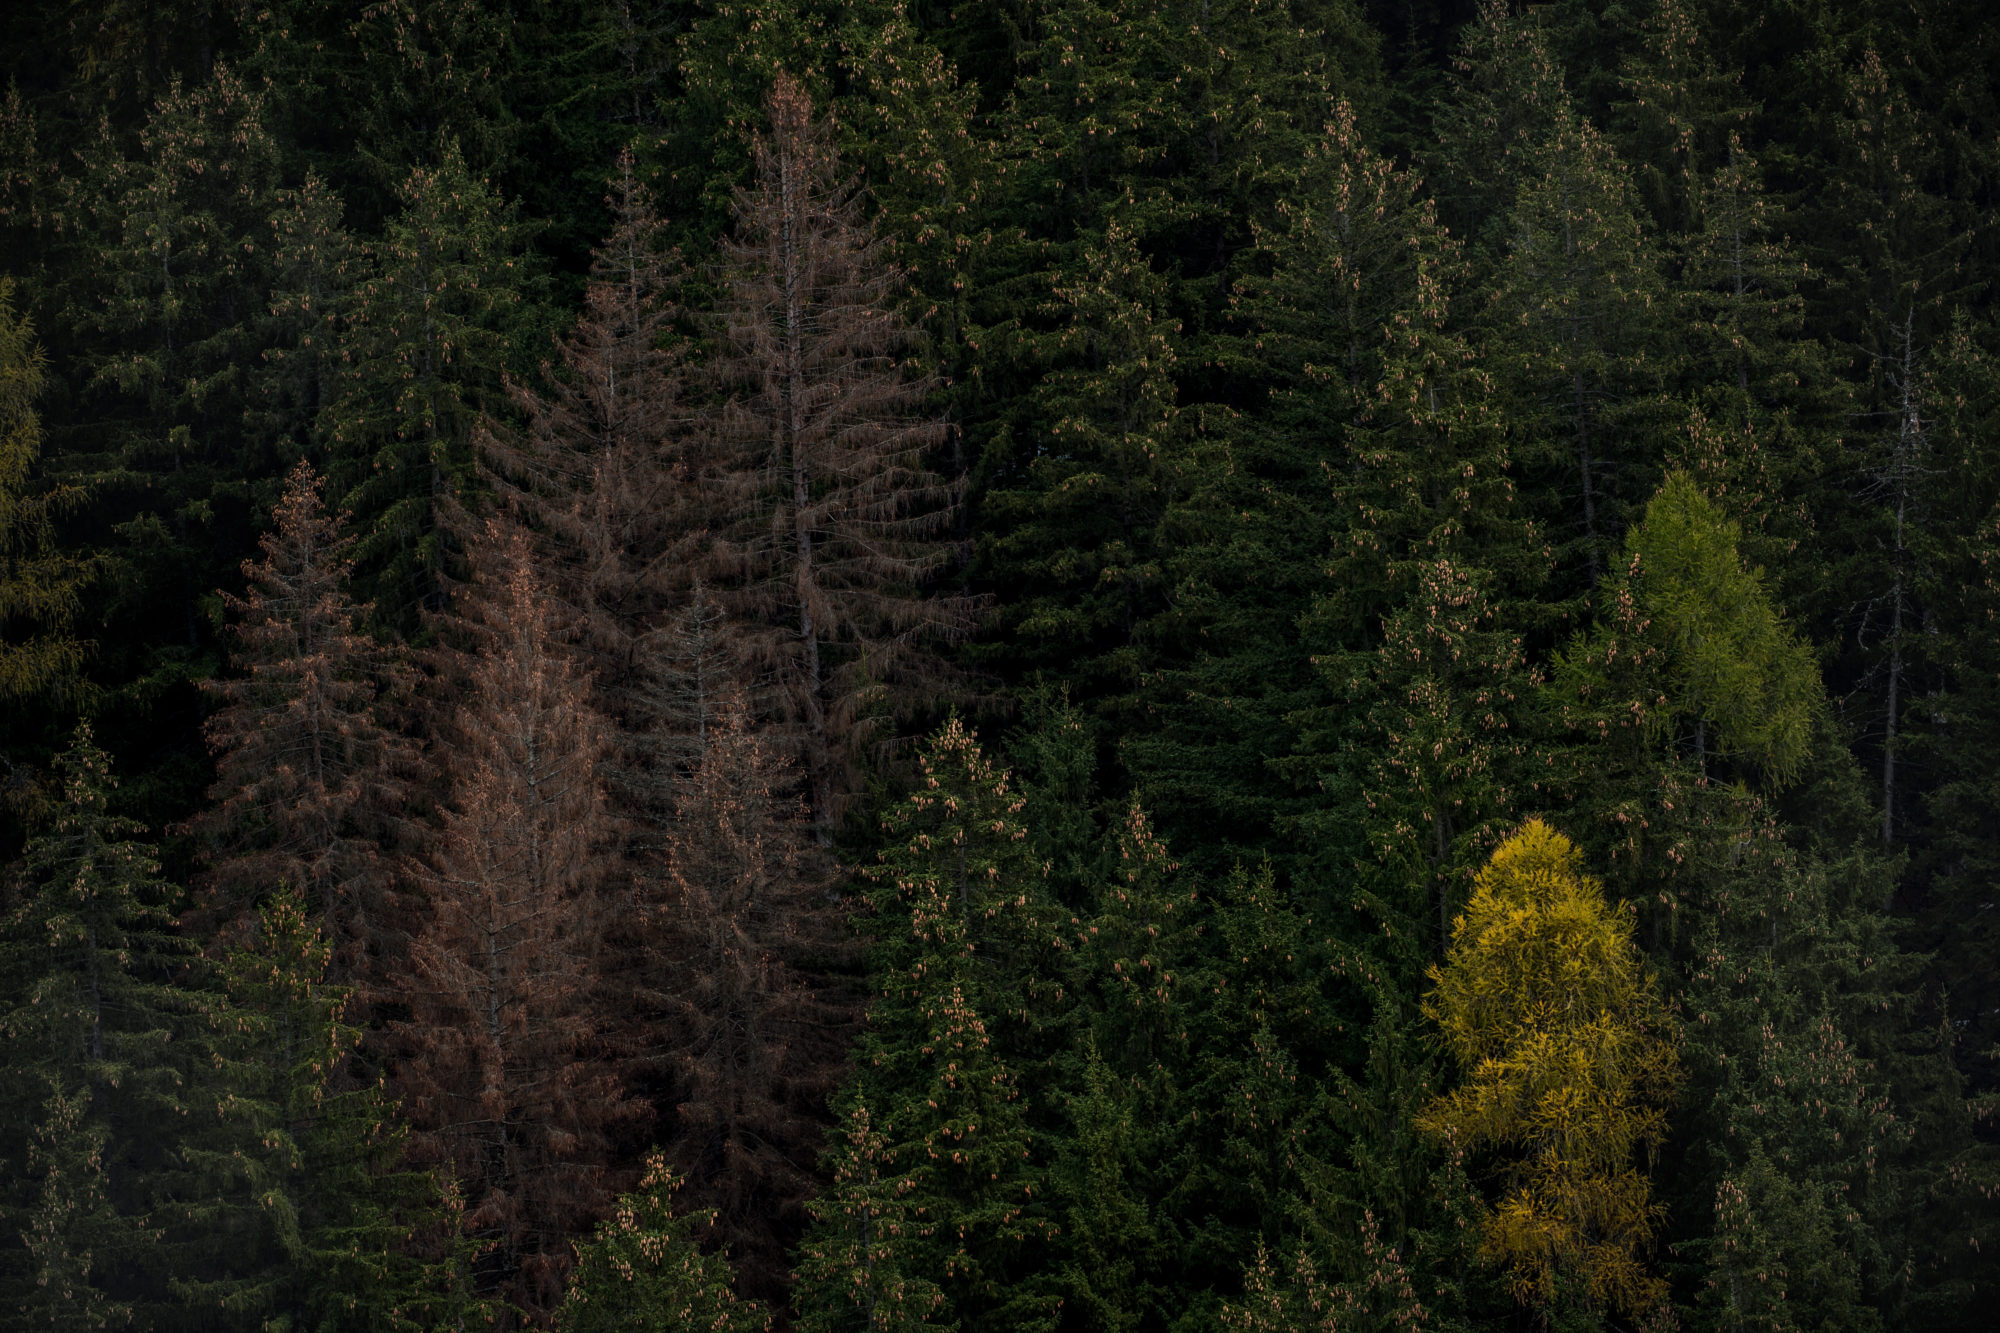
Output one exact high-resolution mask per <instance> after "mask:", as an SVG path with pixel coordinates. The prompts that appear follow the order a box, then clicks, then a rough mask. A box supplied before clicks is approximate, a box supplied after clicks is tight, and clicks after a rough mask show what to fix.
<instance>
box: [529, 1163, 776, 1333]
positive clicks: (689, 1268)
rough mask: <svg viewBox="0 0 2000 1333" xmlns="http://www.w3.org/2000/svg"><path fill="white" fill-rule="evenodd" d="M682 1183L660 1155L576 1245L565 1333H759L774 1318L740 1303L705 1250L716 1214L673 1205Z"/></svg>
mask: <svg viewBox="0 0 2000 1333" xmlns="http://www.w3.org/2000/svg"><path fill="white" fill-rule="evenodd" d="M679 1184H680V1181H679V1179H678V1178H677V1177H676V1176H675V1175H674V1173H673V1170H672V1168H670V1167H669V1166H668V1165H667V1163H666V1159H665V1158H664V1157H663V1156H661V1155H660V1154H658V1153H654V1154H653V1155H651V1156H650V1157H648V1158H647V1159H646V1173H645V1175H644V1176H643V1177H642V1178H641V1179H640V1181H639V1184H638V1188H636V1189H634V1190H633V1191H631V1192H630V1193H628V1194H624V1195H621V1196H620V1197H619V1200H618V1205H617V1208H616V1209H615V1210H614V1212H613V1215H612V1216H611V1217H610V1218H608V1219H606V1220H605V1221H603V1222H601V1223H599V1224H598V1227H597V1231H596V1233H595V1234H594V1235H593V1236H592V1237H591V1238H590V1239H589V1240H587V1241H583V1242H580V1243H579V1244H578V1245H577V1247H576V1271H575V1272H574V1273H572V1274H571V1275H570V1282H569V1291H568V1293H567V1294H566V1295H565V1296H564V1298H563V1303H562V1305H560V1306H559V1307H557V1310H556V1318H555V1327H556V1328H557V1329H558V1330H560V1331H561V1333H626V1331H627V1330H636V1329H641V1328H644V1329H654V1330H659V1333H739V1331H740V1333H758V1330H762V1329H767V1328H769V1327H770V1326H771V1316H770V1315H768V1314H763V1313H760V1312H759V1310H758V1307H757V1306H756V1304H754V1303H752V1302H747V1301H743V1300H740V1299H739V1298H738V1297H737V1296H736V1293H735V1292H734V1291H733V1290H732V1289H731V1287H730V1280H729V1279H730V1274H729V1267H728V1265H727V1264H726V1263H725V1262H724V1261H723V1259H722V1257H721V1256H720V1255H717V1254H705V1253H703V1252H702V1250H701V1248H700V1244H699V1242H700V1240H701V1239H702V1236H701V1234H700V1233H701V1230H702V1229H703V1228H704V1227H705V1226H706V1225H713V1223H714V1214H713V1213H702V1212H699V1211H697V1212H693V1213H689V1212H685V1211H682V1212H679V1213H676V1212H675V1211H674V1208H673V1198H674V1194H675V1193H676V1191H677V1190H678V1188H679Z"/></svg>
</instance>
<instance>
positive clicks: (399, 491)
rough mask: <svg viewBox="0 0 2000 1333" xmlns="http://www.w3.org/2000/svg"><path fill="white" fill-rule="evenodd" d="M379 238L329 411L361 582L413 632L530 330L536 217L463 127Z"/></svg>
mask: <svg viewBox="0 0 2000 1333" xmlns="http://www.w3.org/2000/svg"><path fill="white" fill-rule="evenodd" d="M398 199H399V200H400V202H401V205H402V207H401V209H400V211H399V212H398V213H397V214H396V215H395V216H394V217H393V218H391V219H389V221H388V222H387V224H386V226H385V232H384V235H383V237H382V239H381V240H380V241H379V242H377V243H375V244H373V245H371V246H370V247H368V275H367V276H366V277H365V278H364V279H363V280H362V281H361V282H360V283H359V285H358V286H357V288H356V290H355V291H354V293H353V296H352V298H351V300H352V305H351V307H350V310H351V313H350V314H349V315H348V317H347V320H346V322H345V324H344V327H343V329H342V332H341V338H340V345H339V361H340V367H339V377H340V384H339V389H338V391H337V394H336V396H335V398H334V400H333V401H332V402H330V403H328V404H327V406H326V408H325V409H324V410H323V411H322V412H321V413H320V414H319V418H318V424H319V429H320V431H321V434H322V437H323V438H324V439H325V441H326V447H327V449H328V451H329V454H330V462H329V464H328V468H327V476H328V481H329V484H330V485H331V487H332V491H333V495H334V499H335V503H336V505H337V507H338V508H340V509H343V510H346V511H349V512H351V513H352V514H353V515H354V522H355V525H356V528H357V532H358V536H359V542H358V544H357V546H356V549H355V565H356V570H357V573H356V581H357V585H358V591H359V592H360V593H361V594H362V595H363V596H364V599H365V600H367V601H369V602H371V603H372V604H373V605H374V607H375V620H376V621H377V622H378V623H379V624H381V625H383V626H385V627H393V628H395V629H397V630H401V631H404V632H409V631H412V630H414V629H415V627H416V612H417V611H418V610H419V609H420V608H428V609H431V610H437V609H439V608H440V607H441V606H442V600H441V599H442V596H443V588H444V585H443V581H442V580H443V578H444V571H445V568H446V564H447V556H448V554H449V552H448V544H449V543H448V539H447V535H446V533H445V532H444V530H443V528H442V521H443V515H444V513H445V512H446V510H447V509H448V508H449V507H450V506H451V505H452V504H453V503H454V502H455V501H457V500H458V499H459V498H460V496H461V494H462V492H463V489H464V487H465V486H466V484H467V482H468V480H469V478H470V475H471V469H472V463H473V458H472V443H471V440H472V431H473V427H474V425H475V424H476V422H477V421H478V419H479V414H480V412H481V411H482V410H487V409H496V410H497V408H498V407H499V402H500V389H501V376H502V373H503V372H504V371H505V370H506V369H507V368H508V367H509V366H510V365H512V364H513V361H514V358H516V357H517V356H518V355H519V354H520V352H521V351H522V350H523V347H524V344H525V343H526V341H527V332H528V322H529V319H530V318H531V316H532V307H529V306H527V305H526V304H525V303H524V297H525V296H526V295H528V294H529V293H531V292H532V291H533V282H532V279H531V269H532V266H531V263H530V261H529V260H528V259H527V258H525V257H524V256H523V255H522V254H521V251H522V249H523V246H524V241H525V237H524V236H523V234H522V232H523V228H522V226H521V225H520V224H519V223H518V222H517V221H516V220H515V218H514V216H513V212H512V210H511V209H509V208H507V207H506V206H505V205H503V204H502V202H501V200H500V198H499V196H498V195H496V194H495V193H494V191H493V189H492V188H491V187H490V186H489V185H487V183H486V182H485V181H483V180H481V179H479V178H478V177H476V176H474V175H473V174H472V171H471V169H470V168H469V167H468V166H467V165H466V161H465V156H464V154H463V153H462V152H461V151H460V150H459V147H458V145H457V143H456V142H455V141H451V140H447V141H445V142H444V143H442V144H441V145H440V146H439V149H438V156H437V161H436V164H435V165H426V166H419V167H416V168H414V169H413V170H412V171H411V172H410V174H409V176H408V177H407V178H406V179H405V180H404V181H403V183H402V186H401V188H400V190H399V192H398Z"/></svg>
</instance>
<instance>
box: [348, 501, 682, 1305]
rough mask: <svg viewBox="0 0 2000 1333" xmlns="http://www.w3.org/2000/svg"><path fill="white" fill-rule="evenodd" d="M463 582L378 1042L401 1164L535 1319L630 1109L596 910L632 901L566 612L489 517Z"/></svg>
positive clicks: (594, 1208) (605, 1191)
mask: <svg viewBox="0 0 2000 1333" xmlns="http://www.w3.org/2000/svg"><path fill="white" fill-rule="evenodd" d="M475 571H476V573H477V575H478V578H477V580H476V581H475V582H474V583H473V584H472V585H471V586H470V588H469V589H467V590H466V593H465V594H464V595H463V597H462V599H461V602H460V609H459V614H458V616H457V617H456V622H457V623H456V624H455V625H453V626H451V627H449V629H448V631H447V632H454V633H461V634H463V635H464V636H465V638H466V639H467V640H468V641H469V643H468V648H467V660H465V661H464V662H463V665H462V666H461V667H459V668H458V669H457V670H456V671H455V672H454V674H456V675H458V678H459V681H460V682H461V683H460V684H459V685H458V689H459V691H461V693H459V694H458V696H457V697H458V703H457V706H456V707H455V708H454V709H453V710H452V714H451V720H450V722H449V726H448V729H446V730H445V731H444V732H443V735H442V736H441V738H440V739H441V742H442V745H443V747H444V749H445V752H446V753H447V754H448V755H449V756H450V763H449V770H448V772H449V778H450V785H449V788H448V789H447V795H446V798H445V802H444V809H443V810H442V811H441V813H440V819H439V827H438V829H437V830H436V832H435V833H434V834H433V835H432V836H431V838H430V839H429V842H428V846H427V847H426V848H425V850H424V852H423V854H422V856H421V858H420V860H419V861H418V862H417V863H416V864H415V865H413V866H411V867H410V876H411V879H412V880H413V881H414V883H413V887H414V888H415V889H417V890H418V891H419V893H420V895H421V896H420V899H419V904H420V905H419V908H418V911H419V912H420V915H417V918H416V920H414V921H413V922H412V923H411V935H412V938H411V941H410V945H409V953H408V961H407V963H406V964H405V965H404V966H403V967H402V968H400V969H398V970H396V971H394V972H392V973H391V974H390V975H388V976H387V977H385V979H384V990H385V996H384V998H385V999H386V1000H387V1001H388V1002H390V1003H393V1004H396V1005H398V1006H405V1007H406V1012H407V1014H408V1017H407V1018H403V1019H401V1020H399V1021H397V1022H396V1023H394V1024H393V1025H392V1034H393V1047H394V1049H395V1052H396V1054H397V1057H398V1059H397V1063H396V1087H397V1090H398V1092H399V1093H400V1094H401V1096H402V1098H403V1103H404V1106H405V1108H406V1109H407V1112H408V1114H409V1117H410V1120H411V1123H412V1125H413V1126H414V1129H415V1132H414V1133H413V1135H412V1136H411V1152H412V1154H413V1157H414V1159H415V1160H416V1161H418V1162H420V1163H423V1164H427V1165H434V1166H436V1167H437V1168H439V1169H442V1170H448V1171H450V1172H451V1173H452V1174H453V1175H454V1176H455V1177H456V1178H457V1179H458V1180H460V1181H462V1182H464V1184H463V1188H464V1190H465V1195H466V1205H467V1206H466V1211H465V1213H464V1216H463V1217H462V1219H460V1226H461V1228H462V1229H463V1231H464V1233H465V1234H466V1235H468V1236H471V1237H475V1238H477V1239H478V1240H479V1241H480V1242H481V1243H482V1249H483V1251H484V1252H483V1253H482V1254H481V1255H480V1257H479V1259H478V1264H477V1269H476V1272H477V1276H478V1285H479V1289H480V1291H481V1292H482V1294H496V1295H500V1296H502V1297H503V1298H504V1299H506V1300H508V1301H511V1302H513V1303H515V1304H517V1305H519V1306H522V1307H524V1308H526V1309H528V1310H530V1311H544V1312H546V1311H548V1310H550V1309H552V1308H553V1307H554V1306H555V1304H556V1303H557V1302H558V1301H559V1300H560V1299H561V1296H562V1291H563V1280H564V1275H565V1273H566V1272H567V1270H568V1268H569V1260H570V1254H569V1242H570V1240H571V1238H572V1237H575V1236H579V1235H582V1234H584V1233H585V1232H587V1231H588V1230H589V1228H590V1227H591V1226H592V1225H594V1224H595V1222H596V1221H598V1220H599V1219H601V1218H602V1217H603V1216H604V1215H605V1213H606V1211H607V1210H608V1208H609V1207H610V1205H611V1200H612V1192H611V1189H610V1178H609V1175H608V1170H609V1167H610V1165H611V1162H612V1160H613V1152H614V1150H615V1147H616V1145H617V1142H618V1136H619V1135H620V1134H621V1133H622V1132H623V1130H624V1128H625V1127H626V1126H628V1125H630V1124H631V1123H632V1122H633V1121H635V1120H637V1119H639V1118H641V1116H642V1114H643V1109H644V1108H643V1106H642V1105H640V1104H639V1103H637V1102H635V1101H634V1100H632V1099H630V1098H628V1097H627V1096H626V1090H625V1077H624V1070H623V1069H622V1068H621V1066H620V1062H619V1061H618V1060H617V1058H616V1054H617V1051H618V1043H617V1041H616V1040H615V1038H616V1037H617V1036H618V1031H617V1029H618V1028H619V1026H620V1024H619V1020H618V1018H617V1017H615V1016H614V1014H613V1012H612V1010H611V1005H612V1002H613V1001H612V996H611V994H610V993H609V987H608V978H607V976H606V974H605V963H606V959H605V956H604V954H605V936H606V929H607V920H608V915H609V913H611V912H612V911H613V910H614V908H615V906H616V905H617V904H618V903H619V901H620V900H621V898H623V899H624V900H625V901H629V896H628V895H629V890H627V891H625V892H623V893H621V891H620V889H619V886H618V885H617V882H616V880H615V879H614V878H613V877H612V874H611V873H610V872H611V871H612V869H613V865H612V862H611V853H612V851H613V850H614V849H615V845H616V844H615V838H614V834H615V829H614V826H613V824H612V821H611V819H610V815H609V812H608V810H607V808H606V804H605V800H604V796H603V792H602V788H601V785H600V779H599V777H598V773H597V769H598V765H599V764H600V763H601V762H602V759H603V755H604V750H605V744H606V735H605V733H606V727H605V724H604V722H603V720H602V719H601V718H600V717H598V715H597V714H596V713H595V712H594V710H593V709H592V708H591V706H590V703H589V698H588V692H587V685H586V682H585V680H584V678H583V677H582V675H581V673H580V672H579V670H578V669H577V666H576V664H575V663H574V662H573V660H572V659H571V657H570V655H569V654H568V653H567V651H566V646H565V643H564V639H565V637H566V635H567V633H568V629H569V625H568V622H567V618H566V617H565V616H564V615H563V613H562V612H561V610H560V609H559V608H558V607H557V606H556V605H555V604H553V603H552V602H551V601H550V599H549V598H548V597H547V595H546V594H545V593H543V592H542V591H541V589H540V587H539V585H538V584H537V582H536V577H535V573H534V569H533V567H532V564H531V563H530V559H529V551H528V547H527V542H526V539H525V537H524V536H523V535H522V534H521V533H520V532H519V531H518V530H517V529H513V528H511V527H509V526H507V525H505V524H504V523H502V522H501V521H500V520H492V521H490V522H489V524H488V527H487V531H486V534H485V537H484V540H483V542H482V545H481V549H479V550H477V551H475ZM461 673H462V674H461Z"/></svg>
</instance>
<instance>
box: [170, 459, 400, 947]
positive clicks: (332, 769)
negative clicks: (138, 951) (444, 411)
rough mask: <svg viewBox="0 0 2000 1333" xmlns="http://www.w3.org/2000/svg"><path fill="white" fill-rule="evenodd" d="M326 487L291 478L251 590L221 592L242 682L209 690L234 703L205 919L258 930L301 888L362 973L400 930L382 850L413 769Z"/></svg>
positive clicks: (209, 685)
mask: <svg viewBox="0 0 2000 1333" xmlns="http://www.w3.org/2000/svg"><path fill="white" fill-rule="evenodd" d="M320 486H321V482H320V478H319V475H318V474H317V473H316V472H314V471H313V469H312V466H311V465H310V464H308V463H304V462H301V463H300V464H299V465H298V466H296V467H295V468H293V469H292V473H291V475H290V477H289V478H288V479H287V484H286V489H285V494H284V498H283V499H282V500H280V501H279V503H278V507H277V511H276V513H275V514H274V515H273V520H274V523H275V528H276V530H275V531H274V532H271V533H269V534H267V535H266V536H265V537H264V539H263V543H262V545H263V550H264V558H263V559H262V560H260V561H245V562H244V566H243V575H244V578H245V579H246V580H247V582H248V584H249V587H248V589H247V595H246V596H244V597H236V596H233V595H229V594H225V595H224V600H225V602H226V604H227V605H228V606H229V607H230V609H231V610H232V611H234V612H235V613H236V615H237V617H238V620H237V624H236V626H235V639H236V649H237V651H236V658H237V661H236V665H237V667H238V669H239V670H240V671H241V672H242V673H243V674H242V675H241V676H239V677H237V678H234V679H222V680H212V681H207V682H204V685H205V687H206V689H207V690H208V692H209V693H210V695H211V696H213V697H215V698H217V699H218V700H220V701H221V703H222V707H221V708H220V709H218V710H217V712H216V713H215V715H214V716H212V717H211V718H210V719H209V720H208V723H207V727H206V732H207V736H208V742H209V745H210V747H211V748H212V749H213V750H214V751H215V752H216V756H217V764H216V782H215V785H214V786H213V787H212V788H211V789H210V792H209V796H210V799H211V800H212V801H213V802H214V805H213V806H212V807H211V808H210V809H208V810H207V811H205V812H203V814H202V815H201V816H200V818H199V819H198V820H197V821H196V828H197V830H198V831H199V833H200V834H201V836H202V838H203V840H204V841H205V842H206V843H207V844H208V847H209V848H210V868H209V872H208V876H207V880H208V888H209V893H208V897H207V899H206V901H205V902H204V903H203V904H202V907H201V911H200V916H201V917H202V919H203V922H204V924H205V925H206V926H207V927H208V928H209V929H212V930H224V931H227V930H231V929H232V928H234V927H239V926H242V925H246V924H248V917H247V912H248V910H249V908H250V907H251V905H252V904H254V902H255V900H256V898H257V897H258V896H259V895H261V894H262V893H265V892H269V891H271V890H273V889H275V888H276V887H278V886H280V885H289V886H291V887H292V888H294V889H296V890H298V891H299V892H302V893H305V894H307V895H308V897H309V900H310V901H311V902H312V903H313V905H314V907H315V909H316V910H317V913H318V916H319V919H320V922H321V924H322V928H323V929H325V930H326V931H327V933H328V938H329V939H333V940H337V941H339V942H340V952H341V961H340V969H341V971H342V972H344V973H346V974H348V975H353V974H354V973H355V972H356V971H358V970H360V968H361V967H362V965H363V961H364V959H365V957H366V955H367V953H368V952H369V950H370V949H371V948H376V949H379V948H380V946H381V945H382V943H383V938H382V933H383V932H385V931H387V930H390V929H391V921H390V918H391V916H392V912H391V911H390V909H389V905H388V892H389V886H388V880H389V871H388V866H387V862H386V861H385V859H384V853H385V851H387V850H389V844H393V842H394V834H395V830H396V824H397V815H396V807H397V805H398V804H399V801H398V797H399V795H402V794H405V786H404V784H405V783H406V782H407V780H408V778H409V777H410V776H411V775H412V773H413V771H414V768H415V765H416V758H415V754H414V752H413V747H412V746H411V745H410V743H409V742H408V741H406V740H404V739H403V738H402V737H399V736H397V735H396V734H395V733H394V732H392V731H391V730H390V729H389V728H388V727H386V726H384V725H383V723H382V721H381V719H380V718H379V717H378V716H377V713H376V694H377V684H376V681H377V678H378V674H379V673H380V672H381V671H382V669H383V668H384V667H385V666H387V663H386V662H384V661H383V660H382V654H381V653H380V652H379V650H378V649H377V648H376V646H375V644H374V643H373V642H372V641H371V640H369V639H367V638H366V637H364V636H363V635H362V634H361V632H360V628H359V622H360V621H361V620H363V619H365V618H366V616H367V614H368V608H367V607H366V606H357V605H355V604H354V602H353V601H352V600H351V599H350V598H349V596H348V594H347V591H346V588H345V586H344V585H345V581H346V578H347V574H348V571H349V552H350V551H351V550H352V548H353V545H354V542H353V538H352V537H351V536H350V535H349V534H348V533H347V532H345V531H344V528H343V524H342V521H341V518H340V517H339V516H337V515H333V514H328V513H327V512H326V511H325V509H324V507H323V505H322V503H321V500H320Z"/></svg>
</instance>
